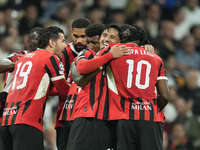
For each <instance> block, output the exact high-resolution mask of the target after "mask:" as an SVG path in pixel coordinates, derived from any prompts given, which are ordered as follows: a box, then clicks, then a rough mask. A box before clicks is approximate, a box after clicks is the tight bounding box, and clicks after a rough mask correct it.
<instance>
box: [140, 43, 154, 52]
mask: <svg viewBox="0 0 200 150" xmlns="http://www.w3.org/2000/svg"><path fill="white" fill-rule="evenodd" d="M141 47H143V48H144V49H145V50H146V51H147V52H149V53H150V54H154V47H153V46H152V45H149V44H147V45H144V46H141Z"/></svg>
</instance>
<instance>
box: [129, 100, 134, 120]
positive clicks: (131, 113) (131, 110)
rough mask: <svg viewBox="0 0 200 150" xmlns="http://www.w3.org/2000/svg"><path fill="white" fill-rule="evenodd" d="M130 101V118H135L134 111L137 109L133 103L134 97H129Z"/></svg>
mask: <svg viewBox="0 0 200 150" xmlns="http://www.w3.org/2000/svg"><path fill="white" fill-rule="evenodd" d="M128 99H129V101H130V106H129V119H133V120H134V111H135V109H134V108H133V107H134V106H133V105H134V104H133V99H132V98H128Z"/></svg>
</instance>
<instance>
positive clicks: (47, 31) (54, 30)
mask: <svg viewBox="0 0 200 150" xmlns="http://www.w3.org/2000/svg"><path fill="white" fill-rule="evenodd" d="M59 33H63V34H64V32H63V30H62V29H61V28H59V27H56V26H51V27H46V28H43V29H42V30H41V31H40V35H39V40H38V47H39V48H42V49H44V48H46V47H47V46H48V43H49V40H50V39H53V40H54V41H57V39H58V38H59Z"/></svg>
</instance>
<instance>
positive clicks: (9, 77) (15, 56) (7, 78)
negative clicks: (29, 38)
mask: <svg viewBox="0 0 200 150" xmlns="http://www.w3.org/2000/svg"><path fill="white" fill-rule="evenodd" d="M26 53H27V51H18V52H14V53H12V54H10V55H9V56H8V57H7V58H6V59H4V60H3V61H5V62H16V61H17V59H18V57H19V56H20V55H24V54H26ZM13 73H14V72H13V71H12V72H10V71H7V72H6V76H5V80H4V88H3V91H4V92H7V93H8V92H9V90H10V86H11V83H12V80H13Z"/></svg>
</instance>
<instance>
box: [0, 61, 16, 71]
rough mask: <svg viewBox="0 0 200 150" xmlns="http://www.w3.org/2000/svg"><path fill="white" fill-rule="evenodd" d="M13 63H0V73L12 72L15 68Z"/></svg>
mask: <svg viewBox="0 0 200 150" xmlns="http://www.w3.org/2000/svg"><path fill="white" fill-rule="evenodd" d="M15 64H16V63H15V62H8V61H4V60H1V61H0V73H5V72H7V71H13V70H14V68H15Z"/></svg>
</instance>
